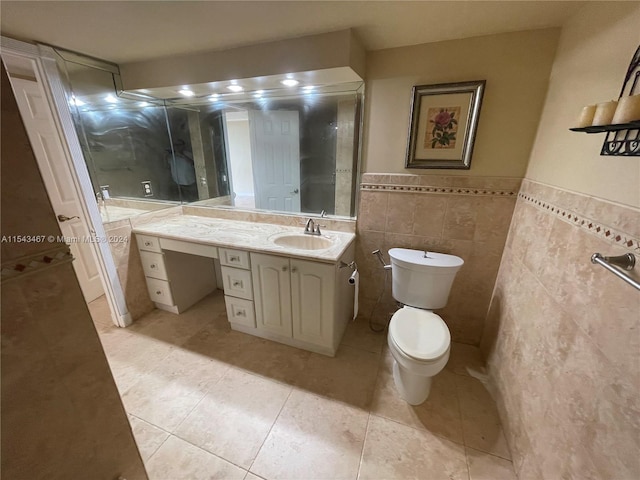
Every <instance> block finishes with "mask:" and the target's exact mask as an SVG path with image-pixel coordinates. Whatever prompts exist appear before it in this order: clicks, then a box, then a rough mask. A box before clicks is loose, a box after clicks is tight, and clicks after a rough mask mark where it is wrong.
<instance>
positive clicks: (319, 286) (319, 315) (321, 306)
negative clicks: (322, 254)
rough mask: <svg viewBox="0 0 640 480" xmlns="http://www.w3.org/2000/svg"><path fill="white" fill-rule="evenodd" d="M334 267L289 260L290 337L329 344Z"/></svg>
mask: <svg viewBox="0 0 640 480" xmlns="http://www.w3.org/2000/svg"><path fill="white" fill-rule="evenodd" d="M334 286H335V266H334V265H327V264H323V263H318V262H308V261H305V260H291V306H292V320H293V321H292V325H293V338H296V339H298V340H303V341H305V342H309V343H314V344H316V345H322V346H324V347H331V345H332V342H333V323H334V322H333V319H334V316H335V315H334V308H335V302H334V292H335V289H334Z"/></svg>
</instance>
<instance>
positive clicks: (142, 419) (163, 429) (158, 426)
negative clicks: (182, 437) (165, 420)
mask: <svg viewBox="0 0 640 480" xmlns="http://www.w3.org/2000/svg"><path fill="white" fill-rule="evenodd" d="M127 415H131V416H132V417H135V418H137V419H138V420H140V421H141V422H144V423H148V424H149V425H151V426H152V427H155V428H157V429H158V430H162V431H163V432H165V433H168V434H169V435H171V433H172V432H171V431H170V430H167V429H166V428H164V427H161V426H160V425H156V424H155V423H152V422H150V421H149V420H145V419H144V418H142V417H141V416H139V415H136V414H135V413H131V412H127Z"/></svg>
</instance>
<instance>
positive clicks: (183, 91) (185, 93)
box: [178, 88, 196, 97]
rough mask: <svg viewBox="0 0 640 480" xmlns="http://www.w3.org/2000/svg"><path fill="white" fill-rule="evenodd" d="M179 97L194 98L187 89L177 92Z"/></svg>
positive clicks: (193, 94)
mask: <svg viewBox="0 0 640 480" xmlns="http://www.w3.org/2000/svg"><path fill="white" fill-rule="evenodd" d="M178 93H179V94H180V95H184V96H185V97H194V96H195V95H196V94H195V93H193V92H192V91H191V90H189V89H187V88H183V89H182V90H178Z"/></svg>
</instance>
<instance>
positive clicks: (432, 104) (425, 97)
mask: <svg viewBox="0 0 640 480" xmlns="http://www.w3.org/2000/svg"><path fill="white" fill-rule="evenodd" d="M486 83H487V82H486V81H485V80H474V81H472V82H459V83H439V84H435V85H415V86H414V87H413V88H412V90H411V122H410V127H409V138H408V142H407V157H406V161H405V167H406V168H460V169H465V170H468V169H469V168H471V155H472V153H473V145H474V142H475V137H476V130H477V128H478V118H479V116H480V106H481V105H482V95H483V93H484V90H485V85H486Z"/></svg>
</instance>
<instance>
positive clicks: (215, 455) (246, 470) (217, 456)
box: [171, 433, 249, 472]
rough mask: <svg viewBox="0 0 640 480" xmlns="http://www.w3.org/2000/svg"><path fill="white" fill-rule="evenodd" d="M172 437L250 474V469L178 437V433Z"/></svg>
mask: <svg viewBox="0 0 640 480" xmlns="http://www.w3.org/2000/svg"><path fill="white" fill-rule="evenodd" d="M171 436H173V437H176V438H177V439H179V440H182V441H183V442H185V443H188V444H189V445H191V446H193V447H196V448H197V449H199V450H202V451H203V452H205V453H208V454H209V455H213V456H214V457H216V458H219V459H220V460H223V461H225V462H227V463H230V464H231V465H234V466H236V467H238V468H240V469H242V470H244V471H245V472H249V469H248V468H245V467H243V466H242V465H238V464H237V463H234V462H232V461H231V460H229V459H227V458H224V457H223V456H221V455H219V454H217V453H214V452H211V451H209V450H207V449H206V448H204V447H201V446H200V445H196V444H195V443H193V442H192V441H190V440H187V439H186V438H184V437H181V436H180V435H178V434H177V433H172V434H171Z"/></svg>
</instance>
